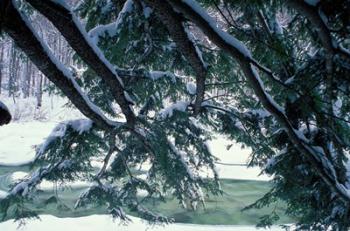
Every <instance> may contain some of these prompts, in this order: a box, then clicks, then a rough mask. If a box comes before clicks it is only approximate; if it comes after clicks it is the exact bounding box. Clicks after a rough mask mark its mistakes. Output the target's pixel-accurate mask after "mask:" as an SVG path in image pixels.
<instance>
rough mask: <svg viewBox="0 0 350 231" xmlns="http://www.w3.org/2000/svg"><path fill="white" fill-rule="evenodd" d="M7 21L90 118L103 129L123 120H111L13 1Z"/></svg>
mask: <svg viewBox="0 0 350 231" xmlns="http://www.w3.org/2000/svg"><path fill="white" fill-rule="evenodd" d="M10 2H11V3H10V4H9V6H8V8H7V11H6V14H7V15H6V17H5V20H4V25H3V26H4V30H5V32H6V33H7V34H8V35H9V36H10V37H11V38H12V39H13V40H14V42H15V43H16V45H17V46H18V47H19V48H21V49H22V51H23V52H24V53H25V54H26V55H27V56H28V58H29V59H30V60H31V61H32V62H33V63H34V64H35V65H36V66H37V67H38V69H39V70H40V71H41V72H42V73H43V74H44V75H45V76H46V77H47V78H48V79H49V80H50V81H51V82H53V83H54V84H55V85H56V86H57V87H58V88H59V89H60V90H61V91H62V92H63V93H64V94H65V95H66V96H67V97H68V99H69V100H70V101H71V102H72V103H73V104H74V106H76V107H77V108H78V109H79V110H80V111H81V112H82V113H83V114H84V115H85V116H86V117H88V118H89V119H91V120H92V121H93V122H94V123H95V124H96V125H97V126H99V127H100V128H101V129H105V130H110V129H112V128H114V127H115V126H119V123H115V122H113V121H110V120H108V119H107V118H106V117H105V116H104V115H103V114H102V112H101V111H100V110H99V108H98V107H97V106H96V105H94V104H93V103H92V102H91V101H90V100H89V99H88V98H87V96H86V95H84V94H83V93H82V92H81V90H80V87H79V85H78V84H77V83H76V82H75V80H74V78H73V76H72V74H71V72H70V71H69V70H68V69H66V68H65V66H63V65H62V64H61V63H60V62H59V61H58V60H57V59H56V58H55V57H54V56H53V54H52V52H51V51H50V49H49V48H48V47H47V46H46V44H44V42H43V41H41V40H40V39H39V37H38V36H37V34H36V33H35V31H34V30H33V28H32V27H31V25H30V24H29V22H28V21H27V19H26V18H25V17H24V16H22V15H21V13H20V12H18V10H17V9H16V7H15V6H14V5H13V2H12V1H10Z"/></svg>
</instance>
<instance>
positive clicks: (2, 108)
mask: <svg viewBox="0 0 350 231" xmlns="http://www.w3.org/2000/svg"><path fill="white" fill-rule="evenodd" d="M11 119H12V117H11V114H10V111H9V110H8V108H7V107H6V105H5V104H3V103H2V102H1V101H0V126H2V125H5V124H8V123H10V121H11Z"/></svg>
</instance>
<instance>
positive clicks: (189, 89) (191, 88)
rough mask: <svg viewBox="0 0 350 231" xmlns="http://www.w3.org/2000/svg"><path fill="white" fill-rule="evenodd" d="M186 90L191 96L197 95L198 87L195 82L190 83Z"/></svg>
mask: <svg viewBox="0 0 350 231" xmlns="http://www.w3.org/2000/svg"><path fill="white" fill-rule="evenodd" d="M186 90H187V92H188V93H189V94H190V95H195V94H196V91H197V86H196V84H195V83H193V82H188V83H187V84H186Z"/></svg>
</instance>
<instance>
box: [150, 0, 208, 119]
mask: <svg viewBox="0 0 350 231" xmlns="http://www.w3.org/2000/svg"><path fill="white" fill-rule="evenodd" d="M144 1H145V2H146V3H147V4H148V5H149V6H151V7H152V8H153V9H154V10H155V12H156V14H157V16H158V18H159V19H160V20H161V21H162V22H163V23H164V25H165V26H166V28H167V29H168V31H169V33H170V36H171V37H172V39H173V40H174V41H175V43H176V45H177V47H179V49H180V52H181V53H182V54H183V56H184V57H185V58H186V59H187V61H188V62H189V63H190V65H191V66H192V68H193V69H194V71H195V73H196V85H197V88H196V95H197V97H196V101H195V104H194V113H195V115H197V114H198V113H199V112H200V109H201V104H202V102H203V100H204V93H205V78H206V75H207V68H206V66H205V64H204V62H203V60H202V57H201V56H200V54H199V53H198V51H197V49H198V48H196V45H195V44H194V41H192V39H191V38H190V37H189V36H190V35H189V34H188V33H189V32H188V31H187V30H186V28H185V27H184V18H183V17H182V16H181V15H180V14H178V13H176V12H175V11H174V10H173V8H172V7H171V5H169V4H168V3H167V2H166V1H163V0H144Z"/></svg>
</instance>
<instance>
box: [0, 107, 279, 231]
mask: <svg viewBox="0 0 350 231" xmlns="http://www.w3.org/2000/svg"><path fill="white" fill-rule="evenodd" d="M44 103H46V104H50V101H48V102H44ZM22 104H23V103H22ZM63 104H64V103H60V105H63ZM7 105H8V106H9V109H10V111H12V113H20V111H21V110H22V109H21V108H18V109H16V107H17V106H15V105H11V103H9V102H8V103H7ZM22 107H23V105H22ZM24 107H26V106H24ZM46 108H47V107H46ZM55 108H56V109H54V110H48V111H47V112H45V115H46V116H44V117H43V118H42V120H43V121H44V122H33V121H32V119H31V117H33V116H35V114H34V112H33V111H30V109H28V108H27V110H28V113H26V115H23V114H18V121H17V122H13V123H11V124H9V125H6V126H3V127H0V165H12V166H16V165H20V164H23V163H28V162H29V161H31V160H32V159H33V158H34V155H35V152H34V148H35V146H33V145H36V144H40V143H42V142H43V140H44V139H45V137H46V136H48V135H49V134H50V132H51V130H52V129H53V128H54V127H55V125H56V124H57V123H58V122H59V121H60V120H61V119H67V118H69V117H72V118H76V115H78V114H79V113H78V112H76V111H74V110H72V112H70V111H69V110H67V109H64V108H62V107H61V106H57V105H56V106H55ZM16 110H17V112H16ZM32 110H34V109H32ZM21 116H22V117H21ZM229 144H232V142H230V141H228V140H226V139H224V138H223V137H219V138H218V139H216V140H213V141H211V142H210V147H211V150H212V152H213V154H214V155H215V156H217V157H218V158H220V162H221V163H226V164H245V163H246V161H247V159H248V156H249V150H248V149H245V150H242V149H241V148H240V147H239V146H238V145H233V146H232V147H231V148H230V149H229V150H227V149H226V146H227V145H229ZM217 168H218V170H219V173H220V176H221V177H222V178H231V179H249V180H268V177H267V176H258V175H259V173H260V170H259V169H257V168H249V169H247V168H246V167H245V166H229V165H218V166H217ZM24 175H25V173H23V172H17V173H14V174H12V176H11V177H12V178H13V179H18V178H20V177H22V176H24ZM48 184H49V183H48ZM78 184H79V182H78ZM3 195H5V192H3V191H0V197H1V196H3ZM40 218H41V220H35V221H30V222H28V224H27V225H26V226H25V227H23V228H21V230H26V231H41V230H48V229H49V230H52V231H54V230H63V229H65V230H66V231H80V230H81V231H83V230H84V231H95V230H104V231H108V230H138V231H141V230H160V231H178V230H181V231H187V230H189V231H190V230H191V231H211V230H213V231H214V230H215V231H220V230H232V231H234V230H239V231H245V230H256V228H255V227H253V226H210V225H189V224H172V225H168V226H149V225H147V224H146V222H144V221H142V220H140V219H138V218H133V219H132V220H133V222H132V223H130V224H129V225H128V226H118V227H117V225H118V222H115V223H113V221H112V219H111V218H110V216H108V215H93V216H88V217H79V218H57V217H54V216H51V215H41V216H40ZM17 226H18V224H17V223H14V222H13V220H10V221H6V222H3V223H0V230H4V231H12V230H16V228H17ZM272 230H281V229H280V228H278V227H274V228H273V229H272Z"/></svg>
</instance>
